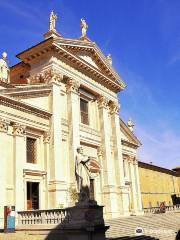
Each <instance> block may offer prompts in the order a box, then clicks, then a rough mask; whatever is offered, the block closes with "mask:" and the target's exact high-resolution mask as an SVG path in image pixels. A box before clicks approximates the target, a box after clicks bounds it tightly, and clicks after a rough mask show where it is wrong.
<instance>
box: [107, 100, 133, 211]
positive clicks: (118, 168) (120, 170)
mask: <svg viewBox="0 0 180 240" xmlns="http://www.w3.org/2000/svg"><path fill="white" fill-rule="evenodd" d="M119 109H120V107H119V104H118V102H113V101H111V102H110V103H109V110H110V115H111V124H112V126H111V127H112V136H113V141H114V164H115V175H116V185H117V188H118V202H119V204H118V209H119V213H120V214H121V215H128V214H129V206H128V204H127V203H128V192H127V187H126V186H125V178H124V166H123V155H122V144H121V132H120V123H119Z"/></svg>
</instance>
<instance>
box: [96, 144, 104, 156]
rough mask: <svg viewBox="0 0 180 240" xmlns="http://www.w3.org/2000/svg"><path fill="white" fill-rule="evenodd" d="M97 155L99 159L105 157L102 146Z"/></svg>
mask: <svg viewBox="0 0 180 240" xmlns="http://www.w3.org/2000/svg"><path fill="white" fill-rule="evenodd" d="M97 155H98V157H102V156H103V147H102V145H101V146H99V147H98V148H97Z"/></svg>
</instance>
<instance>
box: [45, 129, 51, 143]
mask: <svg viewBox="0 0 180 240" xmlns="http://www.w3.org/2000/svg"><path fill="white" fill-rule="evenodd" d="M43 142H44V143H49V142H50V133H49V132H44V135H43Z"/></svg>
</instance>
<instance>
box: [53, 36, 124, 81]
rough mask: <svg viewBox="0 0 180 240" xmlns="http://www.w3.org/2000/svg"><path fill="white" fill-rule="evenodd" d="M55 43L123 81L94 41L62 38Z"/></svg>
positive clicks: (111, 76)
mask: <svg viewBox="0 0 180 240" xmlns="http://www.w3.org/2000/svg"><path fill="white" fill-rule="evenodd" d="M55 44H56V45H57V46H59V47H60V48H61V49H64V50H65V51H66V52H69V54H72V55H73V56H74V57H76V58H78V59H79V60H82V62H85V63H87V64H88V65H89V66H91V67H95V68H96V69H98V71H100V72H101V73H102V74H104V75H105V76H106V77H108V78H110V79H111V80H113V81H116V82H122V79H121V77H120V76H119V75H118V73H117V72H116V71H115V70H114V68H113V66H112V65H111V64H110V62H109V61H108V59H107V58H106V56H105V55H104V54H103V53H102V51H101V50H100V49H99V48H98V46H97V45H96V44H95V43H94V42H91V41H90V40H89V41H86V40H73V39H63V38H61V39H56V41H55Z"/></svg>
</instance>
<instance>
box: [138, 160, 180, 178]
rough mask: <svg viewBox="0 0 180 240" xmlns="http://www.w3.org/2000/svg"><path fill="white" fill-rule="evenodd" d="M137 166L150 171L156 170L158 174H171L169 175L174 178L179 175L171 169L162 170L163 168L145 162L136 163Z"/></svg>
mask: <svg viewBox="0 0 180 240" xmlns="http://www.w3.org/2000/svg"><path fill="white" fill-rule="evenodd" d="M138 166H139V167H142V168H148V169H151V170H156V171H158V172H164V173H168V174H171V175H174V176H178V175H179V174H178V173H177V172H176V171H174V170H171V169H168V168H164V167H160V166H157V165H154V164H150V163H146V162H141V161H138Z"/></svg>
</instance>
